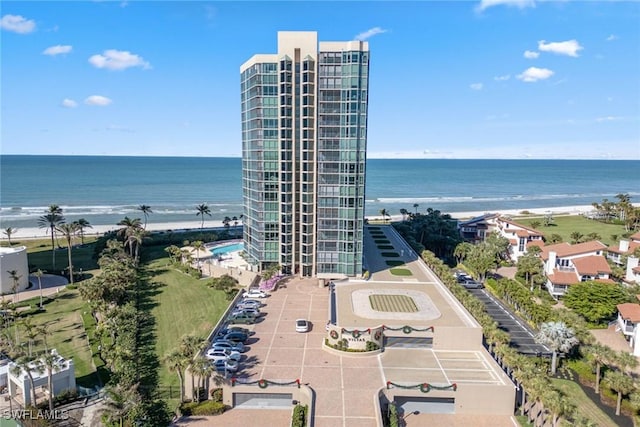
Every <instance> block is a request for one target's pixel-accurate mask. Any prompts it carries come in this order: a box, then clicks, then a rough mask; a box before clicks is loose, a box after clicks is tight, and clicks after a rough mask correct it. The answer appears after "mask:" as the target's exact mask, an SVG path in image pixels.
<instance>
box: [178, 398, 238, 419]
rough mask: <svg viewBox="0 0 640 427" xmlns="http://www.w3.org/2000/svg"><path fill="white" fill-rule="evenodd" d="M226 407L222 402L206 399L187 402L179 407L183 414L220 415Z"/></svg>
mask: <svg viewBox="0 0 640 427" xmlns="http://www.w3.org/2000/svg"><path fill="white" fill-rule="evenodd" d="M227 409H228V408H227V406H226V405H225V404H224V403H221V402H216V401H213V400H207V401H205V402H200V403H196V402H188V403H184V404H182V406H181V407H180V410H181V412H182V413H183V414H184V415H220V414H222V413H223V412H224V411H226V410H227Z"/></svg>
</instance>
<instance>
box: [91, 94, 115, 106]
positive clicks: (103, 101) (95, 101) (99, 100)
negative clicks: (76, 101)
mask: <svg viewBox="0 0 640 427" xmlns="http://www.w3.org/2000/svg"><path fill="white" fill-rule="evenodd" d="M112 102H113V101H111V100H110V99H109V98H107V97H106V96H101V95H91V96H90V97H88V98H87V99H85V100H84V103H85V104H87V105H94V106H98V107H106V106H107V105H109V104H111V103H112Z"/></svg>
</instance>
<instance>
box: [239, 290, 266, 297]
mask: <svg viewBox="0 0 640 427" xmlns="http://www.w3.org/2000/svg"><path fill="white" fill-rule="evenodd" d="M267 296H268V294H267V293H266V292H264V291H261V290H260V289H257V288H251V289H249V290H247V291H244V293H243V294H242V298H266V297H267Z"/></svg>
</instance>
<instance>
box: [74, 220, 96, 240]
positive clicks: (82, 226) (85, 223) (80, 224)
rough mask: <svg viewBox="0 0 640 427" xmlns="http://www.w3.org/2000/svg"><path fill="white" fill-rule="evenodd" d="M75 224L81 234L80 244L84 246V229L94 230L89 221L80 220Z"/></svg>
mask: <svg viewBox="0 0 640 427" xmlns="http://www.w3.org/2000/svg"><path fill="white" fill-rule="evenodd" d="M74 224H76V226H77V227H78V233H79V234H80V242H81V243H82V244H83V245H84V229H85V228H93V227H92V226H91V224H89V221H87V220H86V219H84V218H80V219H79V220H77V221H74Z"/></svg>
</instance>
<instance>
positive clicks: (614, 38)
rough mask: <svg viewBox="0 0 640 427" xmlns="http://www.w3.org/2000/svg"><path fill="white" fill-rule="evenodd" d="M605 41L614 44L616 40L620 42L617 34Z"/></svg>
mask: <svg viewBox="0 0 640 427" xmlns="http://www.w3.org/2000/svg"><path fill="white" fill-rule="evenodd" d="M605 40H606V41H608V42H612V41H614V40H618V36H616V35H615V34H611V35H610V36H609V37H607V38H606V39H605Z"/></svg>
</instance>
